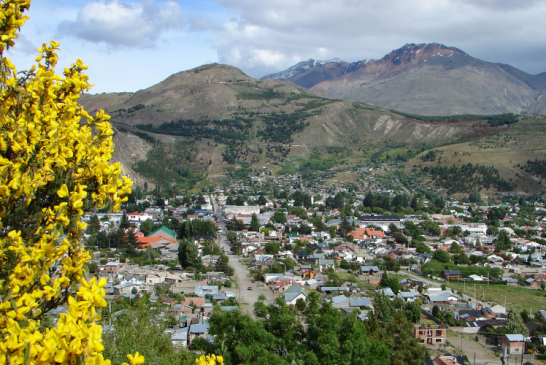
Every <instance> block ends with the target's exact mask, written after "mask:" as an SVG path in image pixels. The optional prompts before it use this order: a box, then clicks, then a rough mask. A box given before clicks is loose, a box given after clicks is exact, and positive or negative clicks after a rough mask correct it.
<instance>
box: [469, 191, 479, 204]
mask: <svg viewBox="0 0 546 365" xmlns="http://www.w3.org/2000/svg"><path fill="white" fill-rule="evenodd" d="M468 201H469V202H471V203H479V202H481V201H482V196H481V195H480V193H478V192H477V191H472V192H471V193H470V194H469V195H468Z"/></svg>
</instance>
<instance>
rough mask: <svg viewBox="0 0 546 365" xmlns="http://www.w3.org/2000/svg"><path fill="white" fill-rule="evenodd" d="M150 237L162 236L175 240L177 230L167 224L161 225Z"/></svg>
mask: <svg viewBox="0 0 546 365" xmlns="http://www.w3.org/2000/svg"><path fill="white" fill-rule="evenodd" d="M148 237H161V238H167V239H170V240H174V239H176V232H175V231H173V230H171V229H169V228H167V227H165V226H161V227H159V228H158V229H156V230H155V231H153V232H152V233H150V234H149V235H148Z"/></svg>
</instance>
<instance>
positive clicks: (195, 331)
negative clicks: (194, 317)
mask: <svg viewBox="0 0 546 365" xmlns="http://www.w3.org/2000/svg"><path fill="white" fill-rule="evenodd" d="M208 331H209V324H208V323H207V324H192V325H191V326H190V329H189V331H188V332H189V333H188V346H189V345H190V344H191V342H192V341H193V340H195V339H196V338H197V337H205V336H206V335H207V334H208Z"/></svg>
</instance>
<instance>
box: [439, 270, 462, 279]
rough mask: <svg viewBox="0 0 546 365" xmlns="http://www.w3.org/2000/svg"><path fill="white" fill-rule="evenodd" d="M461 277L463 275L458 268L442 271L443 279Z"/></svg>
mask: <svg viewBox="0 0 546 365" xmlns="http://www.w3.org/2000/svg"><path fill="white" fill-rule="evenodd" d="M462 277H463V275H462V274H461V271H459V270H444V271H442V279H445V280H453V279H461V278H462Z"/></svg>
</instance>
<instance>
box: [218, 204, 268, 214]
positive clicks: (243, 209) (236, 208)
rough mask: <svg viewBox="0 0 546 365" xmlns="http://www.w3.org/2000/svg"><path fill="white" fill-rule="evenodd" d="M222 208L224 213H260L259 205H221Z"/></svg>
mask: <svg viewBox="0 0 546 365" xmlns="http://www.w3.org/2000/svg"><path fill="white" fill-rule="evenodd" d="M222 210H223V211H224V215H228V214H235V215H239V214H249V215H252V214H256V215H258V214H260V206H259V205H247V206H240V205H225V206H224V207H222Z"/></svg>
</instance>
